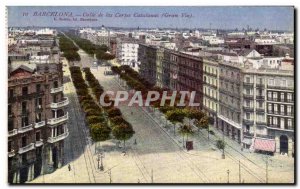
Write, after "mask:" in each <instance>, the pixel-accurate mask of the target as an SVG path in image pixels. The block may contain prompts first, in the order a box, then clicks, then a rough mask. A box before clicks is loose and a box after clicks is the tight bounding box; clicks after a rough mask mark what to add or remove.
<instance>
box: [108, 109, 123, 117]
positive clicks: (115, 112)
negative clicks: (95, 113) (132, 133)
mask: <svg viewBox="0 0 300 189" xmlns="http://www.w3.org/2000/svg"><path fill="white" fill-rule="evenodd" d="M107 114H108V117H116V116H121V115H122V113H121V111H120V109H119V108H115V107H112V108H110V109H109V110H107Z"/></svg>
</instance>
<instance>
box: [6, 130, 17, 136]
mask: <svg viewBox="0 0 300 189" xmlns="http://www.w3.org/2000/svg"><path fill="white" fill-rule="evenodd" d="M16 134H18V130H17V129H13V130H11V131H8V137H12V136H14V135H16Z"/></svg>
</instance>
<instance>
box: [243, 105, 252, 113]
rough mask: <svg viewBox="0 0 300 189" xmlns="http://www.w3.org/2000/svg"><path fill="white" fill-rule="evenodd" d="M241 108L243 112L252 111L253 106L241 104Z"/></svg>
mask: <svg viewBox="0 0 300 189" xmlns="http://www.w3.org/2000/svg"><path fill="white" fill-rule="evenodd" d="M243 109H244V111H245V112H253V111H254V108H253V107H250V106H243Z"/></svg>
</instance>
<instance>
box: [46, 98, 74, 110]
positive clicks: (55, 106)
mask: <svg viewBox="0 0 300 189" xmlns="http://www.w3.org/2000/svg"><path fill="white" fill-rule="evenodd" d="M63 99H64V100H63V101H61V102H58V103H54V102H52V103H51V105H50V107H51V108H62V107H64V106H66V105H68V104H69V98H68V97H64V98H63Z"/></svg>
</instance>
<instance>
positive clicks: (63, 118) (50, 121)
mask: <svg viewBox="0 0 300 189" xmlns="http://www.w3.org/2000/svg"><path fill="white" fill-rule="evenodd" d="M68 119H69V115H68V112H67V113H66V114H65V115H64V116H61V117H58V118H52V119H48V124H49V125H55V124H58V123H63V122H65V121H67V120H68Z"/></svg>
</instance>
